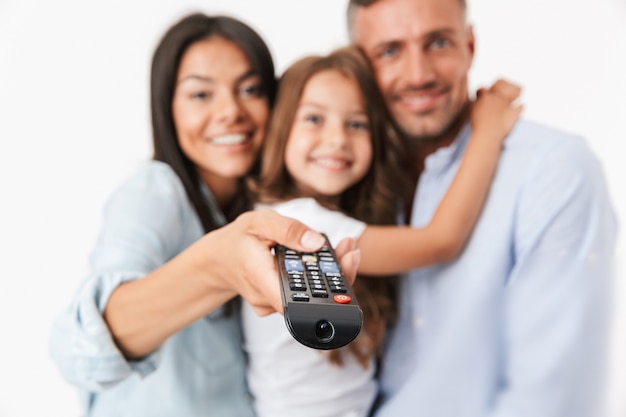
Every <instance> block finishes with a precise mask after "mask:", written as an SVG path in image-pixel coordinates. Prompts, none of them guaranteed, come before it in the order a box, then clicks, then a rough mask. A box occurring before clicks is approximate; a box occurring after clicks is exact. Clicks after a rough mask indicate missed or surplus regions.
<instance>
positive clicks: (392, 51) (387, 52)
mask: <svg viewBox="0 0 626 417" xmlns="http://www.w3.org/2000/svg"><path fill="white" fill-rule="evenodd" d="M397 52H398V49H397V48H394V47H392V46H389V47H387V48H384V49H382V50H381V51H380V53H379V56H380V57H381V58H385V57H387V58H389V57H392V56H394V55H396V53H397Z"/></svg>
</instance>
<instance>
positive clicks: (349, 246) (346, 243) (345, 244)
mask: <svg viewBox="0 0 626 417" xmlns="http://www.w3.org/2000/svg"><path fill="white" fill-rule="evenodd" d="M355 249H356V239H353V238H351V237H347V238H345V239H342V240H341V242H339V244H338V245H337V247H336V248H335V255H337V258H342V257H343V256H344V255H345V254H347V253H348V252H351V251H353V250H355Z"/></svg>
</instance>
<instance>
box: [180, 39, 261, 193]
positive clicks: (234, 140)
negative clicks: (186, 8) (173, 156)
mask: <svg viewBox="0 0 626 417" xmlns="http://www.w3.org/2000/svg"><path fill="white" fill-rule="evenodd" d="M172 112H173V116H174V123H175V125H176V133H177V135H178V142H179V144H180V147H181V148H182V150H183V152H184V153H185V155H186V156H187V157H188V158H189V159H190V160H191V161H192V162H193V163H194V164H195V165H196V166H197V168H198V171H199V173H200V175H201V177H202V178H203V180H204V181H205V182H206V183H207V185H208V186H209V187H210V188H211V190H212V191H213V192H214V194H215V195H216V198H217V199H218V201H219V200H220V197H224V195H225V194H226V195H230V196H232V194H233V192H234V191H236V187H237V185H236V184H237V180H238V179H239V178H240V177H242V176H243V175H245V174H246V173H247V172H248V171H249V170H250V168H251V167H252V165H253V164H254V162H255V160H256V157H257V154H258V152H259V148H260V146H261V143H262V141H263V137H264V136H265V128H266V124H267V120H268V115H269V106H268V103H267V100H266V97H265V95H264V93H263V90H262V88H261V79H260V77H259V76H258V75H254V74H253V73H252V67H251V66H250V62H249V61H248V58H247V57H246V56H245V54H244V53H243V52H242V51H241V49H240V48H239V47H238V46H237V45H235V44H234V43H232V42H230V41H228V40H225V39H223V38H221V37H212V38H209V39H205V40H201V41H198V42H196V43H194V44H192V45H191V46H190V47H189V48H188V49H187V51H186V52H185V53H184V55H183V57H182V59H181V62H180V66H179V68H178V76H177V81H176V90H175V92H174V99H173V103H172Z"/></svg>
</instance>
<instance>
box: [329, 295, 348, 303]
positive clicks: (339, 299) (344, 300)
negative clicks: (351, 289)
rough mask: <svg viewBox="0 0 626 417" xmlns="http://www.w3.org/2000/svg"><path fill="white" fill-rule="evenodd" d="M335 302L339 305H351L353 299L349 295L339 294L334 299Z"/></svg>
mask: <svg viewBox="0 0 626 417" xmlns="http://www.w3.org/2000/svg"><path fill="white" fill-rule="evenodd" d="M333 300H335V302H336V303H339V304H349V303H350V301H351V300H352V299H351V298H350V296H349V295H343V294H337V295H335V296H334V297H333Z"/></svg>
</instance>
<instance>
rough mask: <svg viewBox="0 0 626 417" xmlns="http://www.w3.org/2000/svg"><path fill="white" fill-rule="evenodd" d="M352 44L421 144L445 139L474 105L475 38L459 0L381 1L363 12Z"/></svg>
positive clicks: (405, 127) (356, 21) (395, 112)
mask: <svg viewBox="0 0 626 417" xmlns="http://www.w3.org/2000/svg"><path fill="white" fill-rule="evenodd" d="M352 40H353V42H354V43H355V44H356V45H358V46H359V47H361V48H362V49H363V51H364V52H365V53H366V55H367V56H368V57H369V59H370V61H371V62H372V65H373V67H374V71H375V72H376V78H377V80H378V84H379V86H380V88H381V90H382V92H383V95H384V96H385V100H386V101H387V105H388V106H389V109H390V111H391V113H392V114H393V116H394V118H395V119H396V121H397V123H398V124H399V125H400V127H401V129H402V130H403V131H404V132H405V133H406V134H407V135H408V136H409V137H411V138H415V139H427V140H429V139H442V137H444V136H446V134H447V133H449V129H450V128H451V126H452V124H453V123H454V121H455V120H456V118H457V116H458V115H459V114H460V112H461V111H462V109H463V106H464V105H465V104H466V103H467V101H468V93H467V72H468V70H469V68H470V65H471V63H472V58H473V55H474V37H473V34H472V30H471V28H470V27H468V26H467V24H466V22H465V11H464V10H463V8H462V6H461V5H460V4H459V0H379V1H377V2H375V3H374V4H373V5H371V6H368V7H360V8H358V9H357V11H356V14H355V16H354V24H353V28H352Z"/></svg>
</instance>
